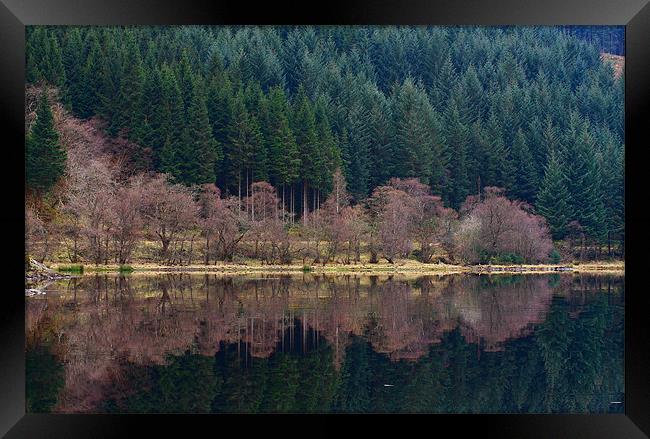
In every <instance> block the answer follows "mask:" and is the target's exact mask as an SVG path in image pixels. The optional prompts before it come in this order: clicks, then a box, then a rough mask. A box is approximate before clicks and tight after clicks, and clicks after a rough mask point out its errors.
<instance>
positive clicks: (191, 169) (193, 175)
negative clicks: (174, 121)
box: [176, 81, 220, 185]
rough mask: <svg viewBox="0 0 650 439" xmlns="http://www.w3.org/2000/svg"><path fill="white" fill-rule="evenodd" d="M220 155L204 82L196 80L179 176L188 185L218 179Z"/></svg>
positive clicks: (179, 160) (180, 153)
mask: <svg viewBox="0 0 650 439" xmlns="http://www.w3.org/2000/svg"><path fill="white" fill-rule="evenodd" d="M219 155H220V150H219V149H218V145H217V143H216V142H215V140H214V138H213V137H212V127H211V125H210V121H209V119H208V109H207V106H206V103H205V92H204V90H203V84H201V83H200V82H199V81H196V82H195V83H194V87H193V92H192V100H191V102H190V106H189V109H188V121H187V124H186V126H185V127H184V131H183V136H182V145H181V148H180V150H179V151H178V154H177V155H176V159H177V160H178V168H179V180H180V181H182V182H183V183H185V184H187V185H192V184H203V183H214V182H215V173H214V172H215V169H214V164H215V161H216V160H217V159H218V157H219Z"/></svg>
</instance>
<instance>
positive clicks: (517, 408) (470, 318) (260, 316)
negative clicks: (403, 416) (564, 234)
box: [26, 274, 624, 413]
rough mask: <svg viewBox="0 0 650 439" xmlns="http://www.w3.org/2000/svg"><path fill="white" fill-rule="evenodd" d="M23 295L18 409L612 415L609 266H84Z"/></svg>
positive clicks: (614, 305)
mask: <svg viewBox="0 0 650 439" xmlns="http://www.w3.org/2000/svg"><path fill="white" fill-rule="evenodd" d="M46 290H47V294H46V295H45V296H36V297H30V298H27V299H26V320H27V321H26V331H27V346H26V350H27V352H26V356H27V410H28V411H31V412H47V411H53V412H137V413H142V412H154V413H157V412H191V413H196V412H217V413H223V412H226V413H232V412H244V413H258V412H320V413H327V412H429V413H504V412H505V413H544V412H562V413H576V412H623V411H624V404H623V403H624V399H623V398H624V394H623V392H624V374H623V357H624V356H623V354H624V334H623V328H624V307H623V303H624V277H622V276H603V275H598V276H586V275H580V276H577V275H572V274H566V275H528V276H506V275H498V276H491V277H486V276H481V277H479V276H470V275H455V276H442V277H437V276H426V277H419V278H405V277H398V276H395V277H387V276H322V275H309V274H306V275H304V276H268V277H265V276H257V277H251V276H239V277H223V276H217V275H214V274H210V275H203V274H191V275H190V274H166V275H132V276H127V277H124V276H117V275H97V276H84V277H81V278H77V279H72V280H65V281H59V282H56V283H53V284H51V285H49V286H48V287H47V288H46Z"/></svg>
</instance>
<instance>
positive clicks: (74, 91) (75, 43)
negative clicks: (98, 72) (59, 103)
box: [28, 27, 85, 113]
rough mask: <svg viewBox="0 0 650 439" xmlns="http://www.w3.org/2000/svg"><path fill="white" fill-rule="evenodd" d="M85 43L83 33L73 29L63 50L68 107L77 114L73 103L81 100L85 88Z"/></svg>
mask: <svg viewBox="0 0 650 439" xmlns="http://www.w3.org/2000/svg"><path fill="white" fill-rule="evenodd" d="M82 59H83V43H82V41H81V32H80V31H79V28H76V27H74V28H72V29H70V31H69V32H68V33H67V34H66V42H65V46H64V48H63V55H62V61H63V67H64V68H65V86H66V89H67V90H68V94H67V96H68V102H66V104H67V107H68V108H69V109H71V110H72V111H73V112H74V113H77V108H75V107H73V103H74V104H75V106H76V103H77V102H79V101H80V100H81V93H82V92H81V87H82V86H83V79H85V78H83V77H82V67H83V62H82ZM28 76H29V74H28Z"/></svg>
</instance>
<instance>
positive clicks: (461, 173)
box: [443, 99, 471, 208]
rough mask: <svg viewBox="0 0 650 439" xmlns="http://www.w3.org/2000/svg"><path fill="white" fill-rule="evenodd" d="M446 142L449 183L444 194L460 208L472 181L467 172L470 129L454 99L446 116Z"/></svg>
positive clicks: (451, 203)
mask: <svg viewBox="0 0 650 439" xmlns="http://www.w3.org/2000/svg"><path fill="white" fill-rule="evenodd" d="M444 133H445V143H446V145H445V146H446V158H445V164H446V170H447V184H446V188H445V193H444V194H443V195H444V196H445V198H446V199H447V201H448V202H449V204H450V205H451V206H452V207H453V208H458V207H459V206H460V205H461V203H462V202H463V201H465V198H466V197H467V195H468V194H469V193H470V190H471V189H470V181H469V175H468V174H467V145H468V143H469V131H468V129H467V127H466V126H465V125H464V124H463V123H462V120H461V117H460V113H459V112H458V108H457V107H456V103H455V101H454V100H453V99H451V100H450V104H449V107H448V108H447V111H446V113H445V117H444Z"/></svg>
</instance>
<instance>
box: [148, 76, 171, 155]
mask: <svg viewBox="0 0 650 439" xmlns="http://www.w3.org/2000/svg"><path fill="white" fill-rule="evenodd" d="M141 105H142V110H141V111H142V116H143V121H142V128H141V130H142V131H141V142H142V144H143V145H144V146H147V147H149V148H151V149H152V151H153V155H154V165H155V166H157V165H158V161H157V160H158V157H159V155H160V151H161V149H162V147H163V145H164V144H165V141H166V139H167V135H168V134H169V131H171V127H170V126H169V124H170V120H171V113H170V108H169V106H168V105H166V102H165V99H164V91H163V83H162V77H161V74H160V71H159V70H158V68H157V67H154V68H153V69H151V70H149V71H147V73H146V78H145V81H144V87H143V91H142V102H141Z"/></svg>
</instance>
